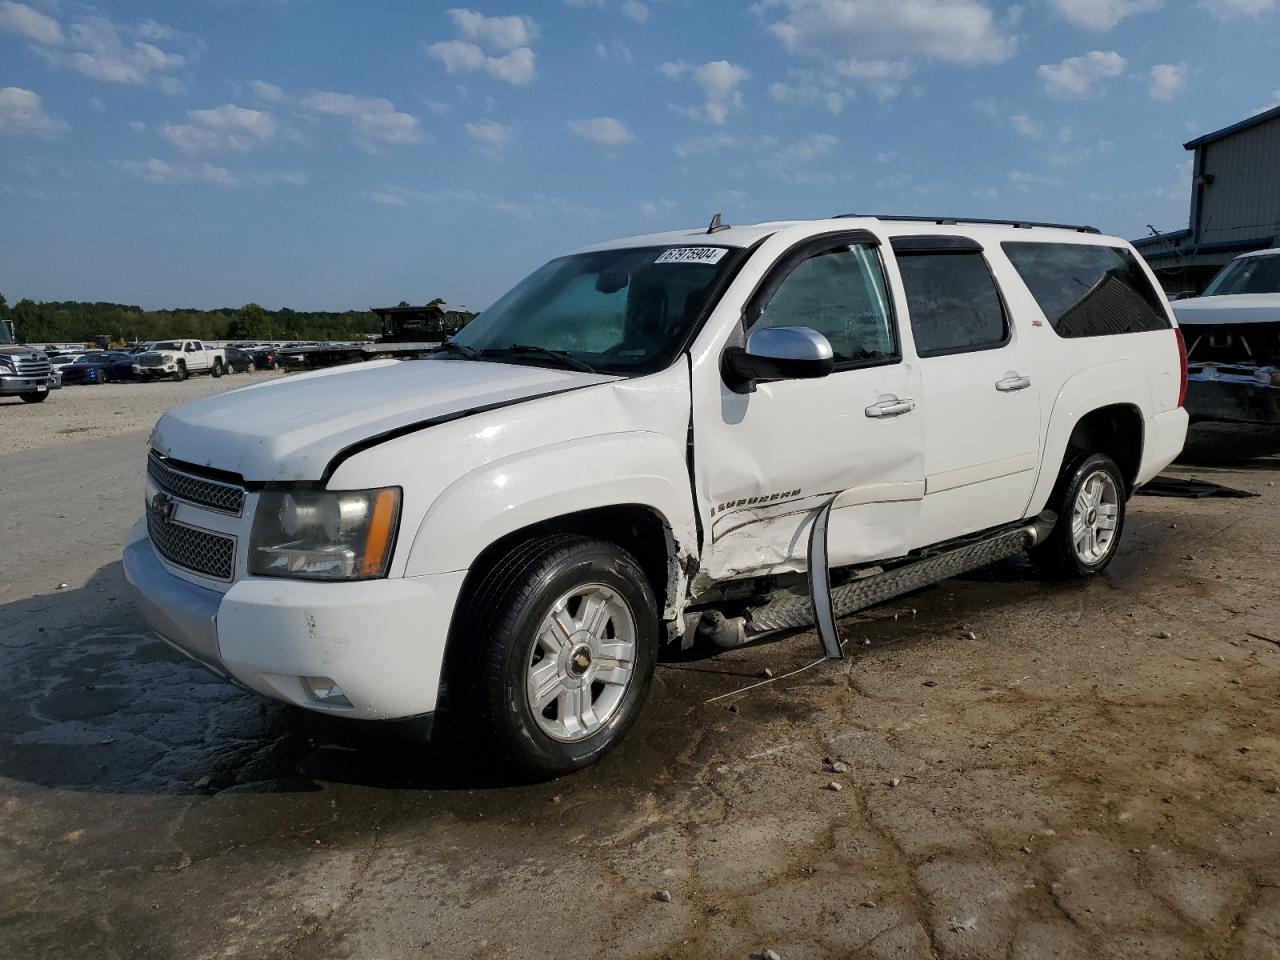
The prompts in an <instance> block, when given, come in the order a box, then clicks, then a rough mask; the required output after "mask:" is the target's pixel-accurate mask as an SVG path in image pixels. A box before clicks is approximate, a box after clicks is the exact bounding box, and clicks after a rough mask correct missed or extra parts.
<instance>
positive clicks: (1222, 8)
mask: <svg viewBox="0 0 1280 960" xmlns="http://www.w3.org/2000/svg"><path fill="white" fill-rule="evenodd" d="M1277 2H1278V0H1200V6H1201V7H1203V8H1204V9H1205V10H1208V11H1209V12H1210V13H1212V14H1213V15H1214V16H1215V17H1217V18H1218V19H1219V20H1231V19H1234V18H1235V17H1257V16H1260V15H1262V14H1264V13H1270V12H1271V11H1272V10H1274V9H1276V6H1277Z"/></svg>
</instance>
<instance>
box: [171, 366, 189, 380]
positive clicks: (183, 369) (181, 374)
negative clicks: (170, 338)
mask: <svg viewBox="0 0 1280 960" xmlns="http://www.w3.org/2000/svg"><path fill="white" fill-rule="evenodd" d="M185 379H187V365H186V364H185V363H179V364H178V369H177V370H175V371H173V382H174V383H181V382H182V381H183V380H185Z"/></svg>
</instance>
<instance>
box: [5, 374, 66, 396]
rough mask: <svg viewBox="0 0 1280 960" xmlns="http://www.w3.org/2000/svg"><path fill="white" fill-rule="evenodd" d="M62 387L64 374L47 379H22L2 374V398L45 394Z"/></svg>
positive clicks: (50, 376)
mask: <svg viewBox="0 0 1280 960" xmlns="http://www.w3.org/2000/svg"><path fill="white" fill-rule="evenodd" d="M61 386H62V374H60V373H56V372H55V373H51V374H49V376H47V377H20V376H18V375H17V374H16V373H0V397H16V396H18V395H19V394H23V393H44V392H46V391H48V390H57V389H59V388H60V387H61Z"/></svg>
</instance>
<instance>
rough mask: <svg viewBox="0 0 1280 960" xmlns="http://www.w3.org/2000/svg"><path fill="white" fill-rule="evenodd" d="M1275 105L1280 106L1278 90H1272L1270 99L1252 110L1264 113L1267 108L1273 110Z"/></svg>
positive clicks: (1279, 91)
mask: <svg viewBox="0 0 1280 960" xmlns="http://www.w3.org/2000/svg"><path fill="white" fill-rule="evenodd" d="M1276 107H1280V90H1272V91H1271V101H1270V102H1269V103H1267V104H1266V105H1265V106H1261V107H1259V108H1258V109H1257V110H1255V111H1253V112H1254V113H1266V112H1267V111H1268V110H1274V109H1275V108H1276Z"/></svg>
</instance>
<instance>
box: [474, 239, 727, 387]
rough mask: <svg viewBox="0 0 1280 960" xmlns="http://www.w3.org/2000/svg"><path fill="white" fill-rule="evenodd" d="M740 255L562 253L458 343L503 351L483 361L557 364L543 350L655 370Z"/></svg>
mask: <svg viewBox="0 0 1280 960" xmlns="http://www.w3.org/2000/svg"><path fill="white" fill-rule="evenodd" d="M737 259H738V251H735V250H730V249H728V248H726V247H640V248H631V249H626V250H606V251H602V252H599V253H583V254H575V255H574V256H570V257H561V258H560V259H559V260H552V261H551V262H550V263H548V264H546V265H545V266H543V267H541V268H540V269H538V270H536V271H534V272H533V273H532V274H530V275H529V276H528V277H526V278H525V279H524V280H523V281H521V282H520V283H519V284H517V285H516V286H515V288H514V289H512V290H511V292H510V293H508V294H507V295H506V296H504V297H503V298H502V299H501V300H499V301H498V302H497V303H495V304H494V305H493V306H492V307H490V308H489V309H488V310H485V311H484V312H483V313H481V314H480V315H479V316H478V317H476V318H475V319H474V320H472V321H471V322H470V323H469V324H467V325H466V326H465V327H463V328H462V330H461V331H460V332H459V333H458V334H457V336H455V337H454V338H453V342H454V343H456V344H459V345H461V346H463V347H468V348H470V349H471V350H475V351H478V352H480V353H482V354H486V353H489V352H490V351H492V352H494V353H496V354H497V356H486V357H485V359H498V360H503V361H509V362H516V361H519V362H522V363H537V364H541V365H548V366H554V365H556V364H555V359H554V357H548V356H546V355H544V354H540V353H538V352H537V351H538V350H542V351H547V350H550V351H558V352H563V353H567V354H569V355H570V357H572V358H573V359H574V360H576V361H578V362H580V363H582V364H587V365H589V366H590V367H591V368H593V369H595V370H599V371H601V372H608V373H624V374H637V373H652V372H653V371H655V370H661V369H662V368H664V367H666V366H667V365H668V364H670V363H671V361H672V360H674V359H675V355H676V354H677V353H678V352H679V351H680V349H681V348H682V347H683V345H684V342H685V339H686V337H687V336H688V334H689V332H690V331H691V330H692V329H693V328H694V326H695V324H696V323H697V322H698V320H699V318H700V317H701V316H702V313H703V310H704V309H705V308H706V307H707V305H708V300H709V299H710V297H711V295H712V293H713V292H714V291H715V289H716V287H717V284H718V283H719V281H720V278H721V277H722V276H724V275H725V274H726V273H727V272H728V271H729V269H730V268H731V266H732V264H734V263H736V262H737ZM513 347H517V348H521V349H518V350H516V351H511V348H513ZM508 351H511V352H508ZM455 355H456V353H455Z"/></svg>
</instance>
